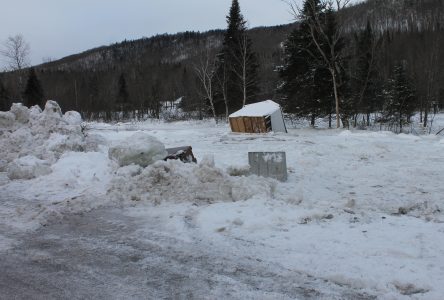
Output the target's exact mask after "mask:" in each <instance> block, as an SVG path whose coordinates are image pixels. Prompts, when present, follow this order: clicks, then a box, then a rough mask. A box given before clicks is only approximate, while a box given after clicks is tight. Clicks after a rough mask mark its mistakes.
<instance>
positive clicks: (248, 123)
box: [243, 117, 254, 133]
mask: <svg viewBox="0 0 444 300" xmlns="http://www.w3.org/2000/svg"><path fill="white" fill-rule="evenodd" d="M243 120H244V124H245V132H248V133H254V131H253V124H251V118H250V117H244V118H243Z"/></svg>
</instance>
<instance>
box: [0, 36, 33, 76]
mask: <svg viewBox="0 0 444 300" xmlns="http://www.w3.org/2000/svg"><path fill="white" fill-rule="evenodd" d="M29 53H30V46H29V44H28V43H27V42H26V41H25V38H24V37H23V35H21V34H17V35H15V36H10V37H8V39H7V40H6V41H5V42H4V43H3V49H1V50H0V54H1V55H2V56H4V57H5V58H6V60H7V63H8V66H9V69H10V70H13V71H17V70H22V69H23V68H26V67H27V66H29V64H30V60H29Z"/></svg>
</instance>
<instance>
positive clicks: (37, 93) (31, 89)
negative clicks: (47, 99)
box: [23, 68, 45, 109]
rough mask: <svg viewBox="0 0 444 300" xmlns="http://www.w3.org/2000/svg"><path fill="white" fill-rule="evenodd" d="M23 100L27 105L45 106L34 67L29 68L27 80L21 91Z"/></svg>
mask: <svg viewBox="0 0 444 300" xmlns="http://www.w3.org/2000/svg"><path fill="white" fill-rule="evenodd" d="M23 100H24V101H25V104H26V105H27V106H28V107H31V106H34V105H39V106H40V107H41V108H42V109H43V108H44V106H45V103H44V93H43V88H42V86H41V84H40V81H39V79H38V78H37V75H36V73H35V69H34V68H30V69H29V75H28V82H27V83H26V88H25V92H24V93H23Z"/></svg>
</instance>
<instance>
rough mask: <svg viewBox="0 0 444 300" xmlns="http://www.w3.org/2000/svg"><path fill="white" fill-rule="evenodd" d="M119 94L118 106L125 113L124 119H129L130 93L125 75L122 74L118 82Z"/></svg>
mask: <svg viewBox="0 0 444 300" xmlns="http://www.w3.org/2000/svg"><path fill="white" fill-rule="evenodd" d="M117 85H118V93H117V105H118V109H119V110H120V111H121V112H123V117H124V118H126V117H128V111H129V110H130V106H131V105H130V103H129V93H128V87H127V84H126V79H125V75H124V74H123V73H121V74H120V77H119V80H118V83H117Z"/></svg>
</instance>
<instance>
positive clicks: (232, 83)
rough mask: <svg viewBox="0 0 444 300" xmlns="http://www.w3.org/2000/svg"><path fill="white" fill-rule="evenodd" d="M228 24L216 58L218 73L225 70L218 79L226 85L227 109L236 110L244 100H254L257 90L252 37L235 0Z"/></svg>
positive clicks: (228, 17)
mask: <svg viewBox="0 0 444 300" xmlns="http://www.w3.org/2000/svg"><path fill="white" fill-rule="evenodd" d="M227 23H228V28H227V31H226V33H225V36H224V42H223V49H222V52H221V53H220V54H219V57H218V58H219V62H218V70H217V72H218V73H222V72H226V76H218V78H225V80H226V84H225V85H221V86H226V91H225V92H226V98H227V102H228V107H229V111H235V110H237V109H239V108H241V107H242V106H243V105H244V104H246V103H251V102H255V101H256V99H255V98H254V97H255V95H256V93H257V90H258V88H257V69H258V63H257V58H256V55H255V53H254V52H253V50H252V43H251V39H250V38H249V37H248V36H247V33H246V30H247V27H246V21H245V20H244V17H243V16H242V14H241V10H240V6H239V1H238V0H233V2H232V5H231V8H230V12H229V15H228V16H227ZM219 101H220V102H221V101H223V99H219ZM217 106H218V105H216V107H217ZM219 106H222V105H219ZM219 113H220V112H219Z"/></svg>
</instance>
